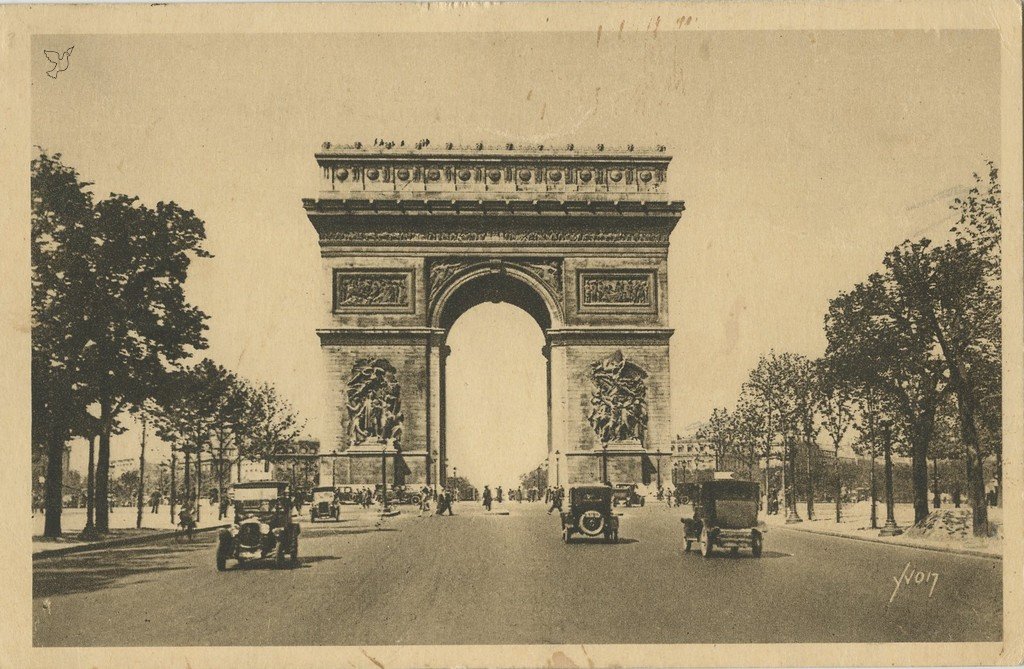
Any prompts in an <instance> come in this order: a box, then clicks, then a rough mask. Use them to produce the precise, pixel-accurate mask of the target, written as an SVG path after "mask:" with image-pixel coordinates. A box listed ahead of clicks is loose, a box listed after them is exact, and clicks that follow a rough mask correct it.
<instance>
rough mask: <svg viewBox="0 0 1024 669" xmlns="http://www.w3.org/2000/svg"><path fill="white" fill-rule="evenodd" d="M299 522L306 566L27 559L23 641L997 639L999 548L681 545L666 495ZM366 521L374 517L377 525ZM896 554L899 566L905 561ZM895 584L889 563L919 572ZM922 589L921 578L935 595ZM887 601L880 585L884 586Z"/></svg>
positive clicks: (132, 554) (209, 542) (807, 538)
mask: <svg viewBox="0 0 1024 669" xmlns="http://www.w3.org/2000/svg"><path fill="white" fill-rule="evenodd" d="M508 509H509V515H487V514H484V513H483V512H482V510H481V509H480V508H479V507H478V506H477V505H475V504H472V503H469V502H462V503H460V504H458V505H457V506H456V514H457V515H456V516H454V517H437V516H428V517H417V514H416V510H415V509H409V508H408V507H405V510H404V511H403V513H402V514H401V515H400V516H398V517H396V518H388V519H385V520H383V521H378V519H377V518H376V517H374V516H373V515H371V514H370V513H369V512H365V511H362V510H356V509H354V507H351V506H348V507H343V520H342V521H341V522H338V523H333V522H326V523H317V524H315V525H311V524H310V523H308V522H304V523H303V529H302V535H301V544H300V553H301V564H300V566H299V567H297V568H294V569H282V570H278V569H275V568H273V566H272V565H271V564H269V563H267V564H262V563H250V564H247V565H245V566H243V567H241V568H234V569H230V570H229V571H228V572H225V573H218V572H217V571H216V570H215V568H214V538H213V536H211V535H205V536H203V537H201V538H198V539H197V540H196V542H195V543H194V544H192V545H177V544H175V543H173V542H162V543H158V544H148V545H144V546H135V547H124V548H119V549H111V550H104V551H98V552H91V553H84V554H78V555H74V556H67V557H64V558H53V559H46V560H38V561H36V563H35V564H34V578H33V597H34V601H33V616H34V643H35V645H37V646H131V645H142V646H147V645H154V646H163V645H318V644H329V645H386V644H544V643H575V644H592V643H712V642H714V643H739V642H800V641H803V642H833V641H835V642H841V641H842V642H874V641H997V640H999V639H1000V638H1001V613H1000V612H1001V610H1002V577H1001V570H1002V562H1001V561H999V560H993V559H986V558H977V557H969V556H963V555H954V554H949V553H940V552H935V551H926V550H921V549H915V548H903V547H893V546H887V545H879V544H873V543H866V542H862V541H854V540H849V539H842V538H836V537H829V536H819V535H813V534H809V533H806V532H796V531H792V530H787V529H784V528H773V529H771V530H770V532H769V533H768V535H767V538H766V541H765V551H764V555H763V556H762V558H761V559H754V558H752V557H751V556H749V554H747V555H743V554H741V555H740V556H737V557H730V556H728V555H727V554H721V555H720V556H719V557H715V558H712V559H704V558H701V557H700V555H699V554H696V553H690V554H684V553H683V551H682V547H681V534H682V525H681V524H680V522H679V518H680V515H681V514H680V510H679V509H668V508H666V507H664V506H660V505H659V506H657V507H654V506H653V505H652V506H648V507H645V508H639V509H625V510H624V511H623V513H624V515H623V517H622V521H621V523H622V526H621V536H622V542H621V543H619V544H604V543H584V542H579V543H575V544H570V545H565V544H563V543H562V542H561V539H560V535H559V528H560V526H559V523H558V519H557V517H556V516H548V515H546V514H545V513H544V509H543V508H542V507H541V505H540V504H528V503H523V504H512V505H508ZM378 522H380V523H381V524H380V526H379V527H378V526H377V523H378ZM908 564H909V565H910V567H909V570H908V568H907V565H908ZM918 570H920V571H924V572H926V573H932V574H938V577H937V582H936V583H935V587H934V589H932V587H931V585H932V584H931V583H930V582H927V581H926V582H925V583H923V584H919V583H915V582H913V579H911V580H912V583H911V584H910V585H907V584H904V585H902V586H901V587H900V588H899V590H898V591H896V593H895V595H893V591H894V588H895V581H894V579H896V578H898V577H900V576H901V574H904V573H915V572H916V571H918ZM929 595H930V596H929ZM890 599H892V602H891V603H890Z"/></svg>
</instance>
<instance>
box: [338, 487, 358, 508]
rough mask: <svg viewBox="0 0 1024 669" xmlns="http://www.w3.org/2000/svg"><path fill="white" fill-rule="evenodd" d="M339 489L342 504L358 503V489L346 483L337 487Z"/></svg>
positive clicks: (339, 499) (339, 498)
mask: <svg viewBox="0 0 1024 669" xmlns="http://www.w3.org/2000/svg"><path fill="white" fill-rule="evenodd" d="M336 490H337V491H338V501H339V502H340V503H342V504H358V501H357V500H356V491H355V490H353V489H352V486H350V485H344V486H341V487H339V488H336Z"/></svg>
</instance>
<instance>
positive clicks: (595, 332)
mask: <svg viewBox="0 0 1024 669" xmlns="http://www.w3.org/2000/svg"><path fill="white" fill-rule="evenodd" d="M674 332H675V330H674V329H672V328H643V327H640V328H635V327H623V328H609V327H569V328H558V329H551V330H548V331H547V332H545V333H544V334H545V337H546V339H547V343H548V346H577V345H582V346H666V345H668V342H669V340H670V339H671V338H672V334H673V333H674Z"/></svg>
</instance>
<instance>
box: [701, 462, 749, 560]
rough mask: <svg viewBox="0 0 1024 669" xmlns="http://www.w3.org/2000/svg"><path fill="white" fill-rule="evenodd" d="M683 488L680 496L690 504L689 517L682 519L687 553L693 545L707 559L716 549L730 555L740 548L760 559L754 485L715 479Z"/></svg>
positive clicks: (747, 482)
mask: <svg viewBox="0 0 1024 669" xmlns="http://www.w3.org/2000/svg"><path fill="white" fill-rule="evenodd" d="M686 488H687V489H686V491H685V493H684V494H685V495H686V496H687V497H689V498H690V500H691V501H692V502H693V518H683V519H682V521H683V529H684V537H683V541H684V542H685V550H686V551H687V552H689V551H690V549H691V547H692V545H693V543H694V542H696V543H697V544H698V545H699V547H700V554H701V555H703V556H704V557H710V556H711V553H712V551H713V549H714V548H715V547H716V546H718V547H721V548H728V549H730V550H731V552H732V553H733V554H734V555H735V554H736V553H737V552H739V549H740V548H749V549H750V550H751V552H752V553H753V554H754V557H761V549H762V547H763V545H764V527H763V525H759V524H758V521H757V511H758V507H759V486H758V484H757V483H754V482H753V481H737V480H733V479H715V480H711V481H702V482H699V483H691V484H688V485H687V486H686Z"/></svg>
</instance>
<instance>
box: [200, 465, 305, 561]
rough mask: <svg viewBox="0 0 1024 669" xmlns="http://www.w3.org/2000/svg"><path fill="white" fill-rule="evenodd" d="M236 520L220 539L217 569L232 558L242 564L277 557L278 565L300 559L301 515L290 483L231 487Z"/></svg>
mask: <svg viewBox="0 0 1024 669" xmlns="http://www.w3.org/2000/svg"><path fill="white" fill-rule="evenodd" d="M231 496H232V499H234V501H235V519H234V523H233V524H232V525H231V527H230V528H229V529H224V530H221V531H220V535H219V536H218V538H217V570H218V571H224V569H226V568H227V561H228V560H229V559H234V560H237V561H238V562H239V563H241V562H245V561H247V560H258V559H262V558H266V557H269V556H273V558H274V560H275V562H276V563H277V565H278V566H283V565H284V564H285V563H286V558H287V559H288V560H289V561H290V563H291V564H292V565H295V564H298V561H299V523H298V514H297V513H296V512H295V510H294V508H293V507H292V500H291V496H290V495H289V494H288V484H287V483H283V482H280V481H250V482H246V483H236V484H234V485H233V486H231Z"/></svg>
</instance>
